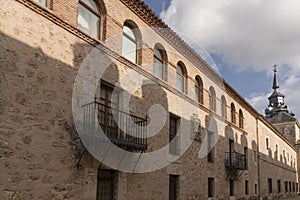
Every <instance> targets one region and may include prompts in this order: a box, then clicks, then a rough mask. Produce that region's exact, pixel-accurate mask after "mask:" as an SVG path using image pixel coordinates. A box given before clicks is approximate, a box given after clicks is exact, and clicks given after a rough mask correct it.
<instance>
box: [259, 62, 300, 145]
mask: <svg viewBox="0 0 300 200" xmlns="http://www.w3.org/2000/svg"><path fill="white" fill-rule="evenodd" d="M272 88H273V93H272V94H271V96H270V97H269V98H268V99H269V105H268V107H267V108H266V110H265V114H266V116H265V117H266V119H267V120H268V121H269V122H271V123H272V125H273V126H274V127H275V128H276V129H277V130H278V131H279V132H281V134H282V135H283V136H285V137H286V138H287V139H288V140H289V141H290V142H292V144H296V143H297V142H298V141H299V139H300V128H299V123H298V121H297V119H296V118H295V115H294V114H293V113H291V112H289V110H288V107H287V105H285V102H284V97H285V96H284V95H283V94H281V93H280V92H279V91H278V89H279V84H278V80H277V65H275V66H274V79H273V87H272Z"/></svg>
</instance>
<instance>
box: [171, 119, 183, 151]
mask: <svg viewBox="0 0 300 200" xmlns="http://www.w3.org/2000/svg"><path fill="white" fill-rule="evenodd" d="M179 122H180V118H179V117H177V116H174V115H173V114H170V129H169V142H170V143H169V153H170V154H172V155H179V141H178V136H177V131H178V127H179Z"/></svg>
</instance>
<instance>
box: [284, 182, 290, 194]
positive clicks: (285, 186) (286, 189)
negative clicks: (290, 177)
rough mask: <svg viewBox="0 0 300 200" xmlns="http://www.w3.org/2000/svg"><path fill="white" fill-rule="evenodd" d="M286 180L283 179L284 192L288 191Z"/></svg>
mask: <svg viewBox="0 0 300 200" xmlns="http://www.w3.org/2000/svg"><path fill="white" fill-rule="evenodd" d="M288 184H289V183H288V181H284V191H285V193H288V191H289V189H288V188H289V186H288Z"/></svg>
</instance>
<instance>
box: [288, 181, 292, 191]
mask: <svg viewBox="0 0 300 200" xmlns="http://www.w3.org/2000/svg"><path fill="white" fill-rule="evenodd" d="M289 192H290V193H291V192H292V183H291V181H289Z"/></svg>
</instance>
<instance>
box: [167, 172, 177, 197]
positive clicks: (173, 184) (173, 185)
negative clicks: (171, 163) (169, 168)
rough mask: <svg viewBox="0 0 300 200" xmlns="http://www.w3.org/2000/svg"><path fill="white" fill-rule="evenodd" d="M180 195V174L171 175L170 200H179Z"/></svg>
mask: <svg viewBox="0 0 300 200" xmlns="http://www.w3.org/2000/svg"><path fill="white" fill-rule="evenodd" d="M179 196H180V176H179V175H174V174H170V175H169V200H178V199H179Z"/></svg>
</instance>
